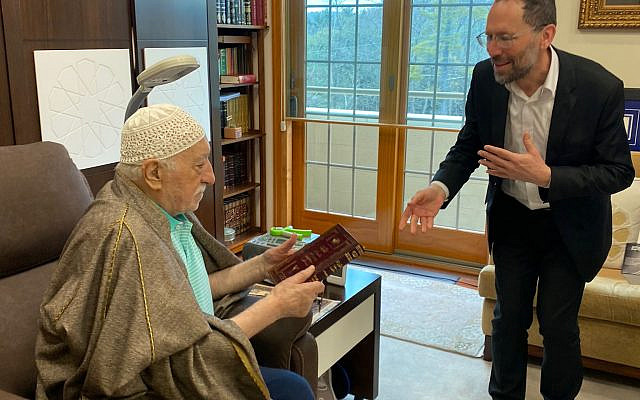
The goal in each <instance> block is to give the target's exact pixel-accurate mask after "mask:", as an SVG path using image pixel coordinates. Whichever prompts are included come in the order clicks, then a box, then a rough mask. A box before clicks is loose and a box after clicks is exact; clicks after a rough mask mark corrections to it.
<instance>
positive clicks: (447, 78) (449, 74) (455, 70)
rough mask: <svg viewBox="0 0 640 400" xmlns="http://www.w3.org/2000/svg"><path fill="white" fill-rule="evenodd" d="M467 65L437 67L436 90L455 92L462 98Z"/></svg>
mask: <svg viewBox="0 0 640 400" xmlns="http://www.w3.org/2000/svg"><path fill="white" fill-rule="evenodd" d="M466 72H467V67H464V66H455V67H454V66H448V65H443V66H440V67H438V92H445V93H443V95H445V94H446V93H448V94H456V95H457V96H458V98H459V99H461V100H462V99H464V96H465V93H464V89H465V88H464V86H465V74H466Z"/></svg>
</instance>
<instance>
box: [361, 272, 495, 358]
mask: <svg viewBox="0 0 640 400" xmlns="http://www.w3.org/2000/svg"><path fill="white" fill-rule="evenodd" d="M352 268H359V269H363V270H365V271H370V272H373V273H376V274H380V275H382V300H381V303H382V305H381V316H380V330H381V332H382V335H384V336H389V337H392V338H395V339H399V340H403V341H406V342H410V343H415V344H419V345H422V346H427V347H432V348H436V349H440V350H445V351H450V352H454V353H459V354H464V355H467V356H471V357H480V356H481V355H482V349H483V345H484V335H483V333H482V328H481V312H482V298H481V297H480V296H479V295H478V292H477V291H476V290H472V289H468V288H464V287H461V286H457V285H454V284H453V283H452V282H451V281H447V280H442V279H431V278H425V277H423V276H419V275H415V274H409V273H404V272H394V271H388V270H383V269H378V268H369V267H364V266H360V265H358V266H352Z"/></svg>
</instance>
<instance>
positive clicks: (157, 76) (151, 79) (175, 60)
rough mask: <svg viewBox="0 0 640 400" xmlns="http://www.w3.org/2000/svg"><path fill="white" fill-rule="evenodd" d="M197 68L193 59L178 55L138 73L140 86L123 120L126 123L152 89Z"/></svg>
mask: <svg viewBox="0 0 640 400" xmlns="http://www.w3.org/2000/svg"><path fill="white" fill-rule="evenodd" d="M199 66H200V64H198V61H197V60H196V59H195V57H192V56H188V55H180V56H173V57H169V58H165V59H164V60H160V61H158V62H157V63H155V64H153V65H152V66H150V67H149V68H146V69H145V70H144V71H142V72H140V74H139V75H138V77H137V78H136V80H137V81H138V85H140V86H139V87H138V90H136V92H135V93H134V94H133V96H132V97H131V100H129V104H128V105H127V111H126V113H125V115H124V120H125V121H126V120H127V119H128V118H129V117H130V116H131V115H132V114H133V113H134V112H136V110H137V109H138V108H139V107H140V105H141V104H142V102H143V101H144V99H145V98H146V97H147V95H148V94H149V93H150V92H151V90H153V88H154V87H156V86H159V85H164V84H165V83H171V82H173V81H175V80H178V79H180V78H182V77H183V76H185V75H187V74H188V73H189V72H191V71H193V70H195V69H197V68H198V67H199Z"/></svg>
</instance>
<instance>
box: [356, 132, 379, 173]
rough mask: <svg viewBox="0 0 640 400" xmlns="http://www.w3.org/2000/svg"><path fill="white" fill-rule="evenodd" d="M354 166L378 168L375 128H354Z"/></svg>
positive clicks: (376, 133)
mask: <svg viewBox="0 0 640 400" xmlns="http://www.w3.org/2000/svg"><path fill="white" fill-rule="evenodd" d="M356 166H358V167H368V168H376V169H377V168H378V128H377V127H374V126H357V127H356Z"/></svg>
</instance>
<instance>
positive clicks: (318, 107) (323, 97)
mask: <svg viewBox="0 0 640 400" xmlns="http://www.w3.org/2000/svg"><path fill="white" fill-rule="evenodd" d="M306 100H307V113H309V112H311V113H317V112H322V113H324V114H326V113H327V109H328V108H329V101H328V100H329V94H328V93H327V91H326V90H316V89H314V88H309V89H307V94H306Z"/></svg>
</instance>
